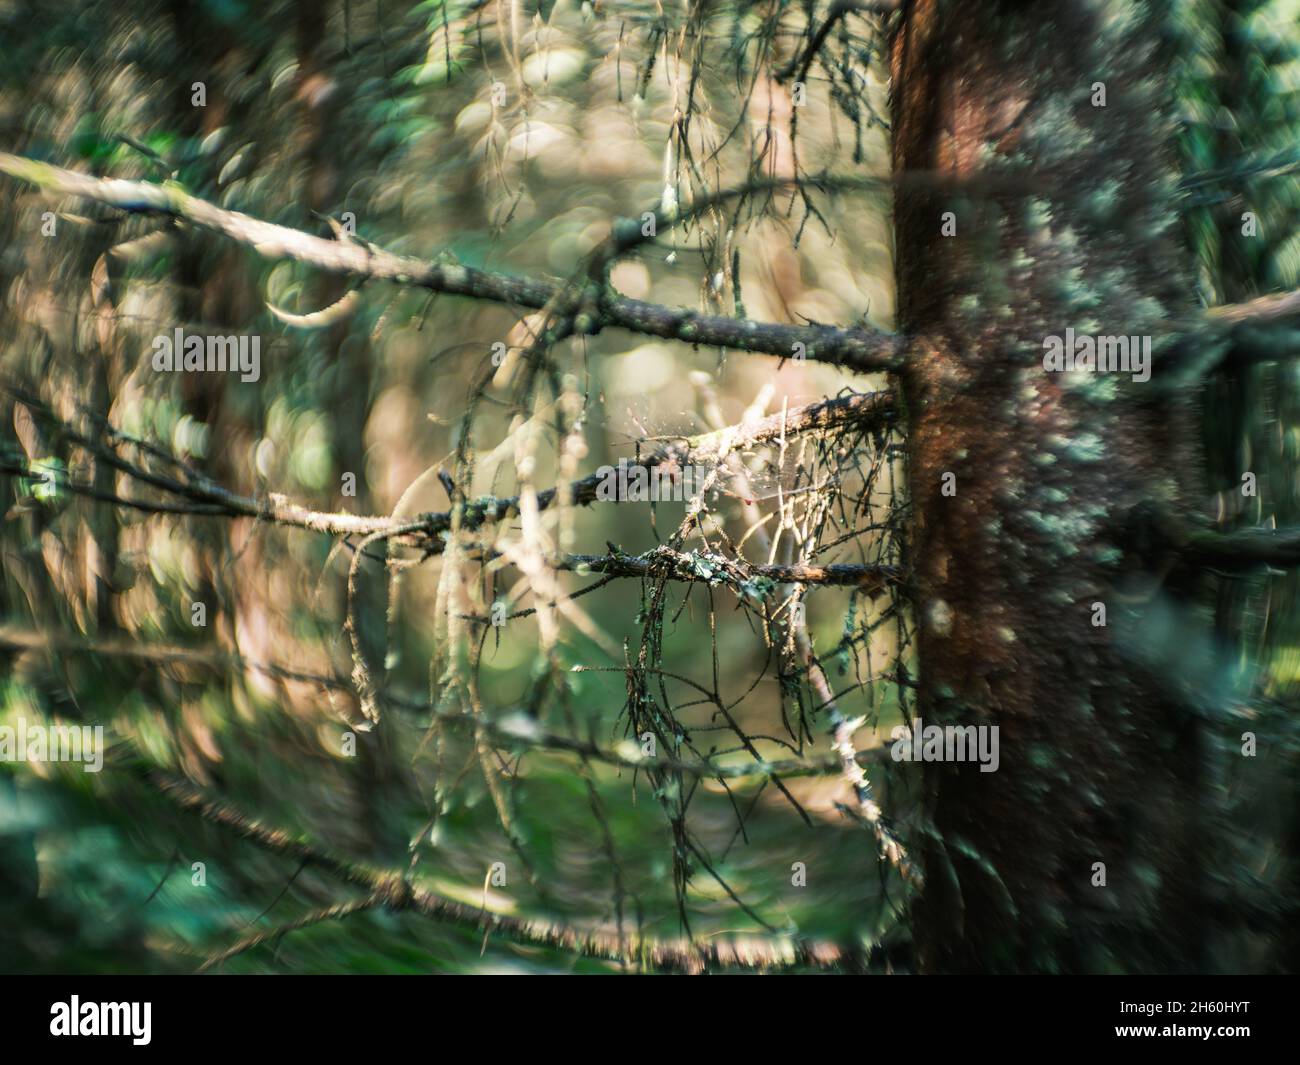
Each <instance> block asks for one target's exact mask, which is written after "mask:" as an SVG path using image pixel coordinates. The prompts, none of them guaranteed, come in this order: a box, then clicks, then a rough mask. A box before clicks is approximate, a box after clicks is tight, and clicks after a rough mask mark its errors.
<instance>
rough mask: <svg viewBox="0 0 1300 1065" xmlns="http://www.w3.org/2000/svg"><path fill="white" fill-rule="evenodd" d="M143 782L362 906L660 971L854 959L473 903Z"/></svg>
mask: <svg viewBox="0 0 1300 1065" xmlns="http://www.w3.org/2000/svg"><path fill="white" fill-rule="evenodd" d="M145 780H146V781H147V783H149V784H150V785H151V786H152V787H153V788H154V790H155V791H157V792H158V793H159V794H160V795H162V796H163V797H165V798H166V799H167V800H168V801H170V802H171V803H172V804H173V805H175V806H177V807H179V808H180V809H182V810H185V811H187V812H190V813H193V814H195V815H197V816H198V817H199V818H201V819H202V820H204V821H206V822H207V823H209V824H212V825H216V826H218V827H220V828H222V829H224V830H226V831H228V832H231V833H233V834H234V835H235V836H237V837H239V838H240V839H243V840H246V841H248V842H250V843H252V844H254V845H256V846H258V847H260V848H261V849H262V850H265V851H268V852H270V853H272V854H277V855H281V856H283V857H286V858H291V859H293V860H294V861H296V862H298V863H299V864H300V865H304V866H312V867H315V868H317V869H319V870H321V871H322V872H325V873H328V874H329V875H330V876H333V877H334V878H336V879H338V880H340V881H342V882H344V883H347V884H350V885H352V886H354V887H359V888H362V889H364V890H365V891H366V892H367V899H366V900H365V903H364V905H368V906H369V905H375V904H377V903H381V904H382V905H383V906H384V907H385V908H387V909H389V910H391V911H394V912H399V913H400V912H410V913H417V914H420V915H421V916H423V917H428V918H431V919H433V920H436V921H440V922H443V923H446V924H450V925H453V926H456V927H459V928H465V929H472V930H474V931H475V932H478V933H481V934H487V935H493V936H497V937H499V938H502V939H507V940H510V941H512V942H515V943H521V944H525V945H528V946H535V947H546V948H549V949H552V950H559V951H564V952H566V953H572V954H579V955H582V956H584V957H589V958H597V959H602V960H606V961H618V962H632V963H634V964H637V963H641V962H644V963H646V964H648V965H649V966H650V967H652V968H655V969H666V970H670V971H675V972H693V973H696V972H702V971H704V970H706V969H712V968H740V969H760V970H768V969H785V968H794V967H804V968H809V967H810V968H823V969H825V968H834V967H836V966H841V965H850V964H853V963H854V962H855V961H856V960H857V959H856V958H855V956H854V955H853V954H852V953H851V952H850V951H848V950H846V949H845V948H843V947H840V946H838V945H836V944H833V943H826V942H819V941H815V940H802V939H794V938H788V937H780V938H765V937H760V936H756V935H754V936H747V937H743V938H742V937H733V938H727V939H724V938H722V937H716V938H711V939H709V940H707V941H704V942H698V943H697V942H690V941H687V940H659V941H644V940H640V939H639V938H638V939H635V940H630V939H629V937H628V936H627V935H623V934H620V933H618V932H611V931H602V930H583V929H579V928H575V927H573V926H570V925H565V924H560V923H558V922H554V921H546V920H541V919H538V920H528V919H525V918H521V917H512V916H510V915H507V914H501V913H496V912H494V911H492V910H488V909H487V908H486V907H476V906H469V905H467V904H465V903H463V902H458V901H456V900H455V899H450V898H447V897H445V896H443V895H439V894H437V893H435V892H433V891H430V890H428V889H427V888H423V887H420V886H418V885H416V884H414V883H412V882H411V881H410V880H408V879H406V878H405V877H403V876H401V875H400V874H398V873H392V872H388V871H385V870H380V869H374V868H371V867H369V866H366V865H363V864H361V863H359V862H353V861H351V860H350V859H347V858H344V857H341V856H340V855H337V854H333V853H331V852H329V851H327V850H325V849H323V848H321V847H318V846H316V845H314V844H310V843H306V842H304V841H303V840H301V839H298V838H296V837H295V836H293V835H291V834H290V833H288V832H285V831H283V830H281V829H278V828H271V827H268V826H266V825H263V824H262V823H261V822H259V821H256V820H254V819H253V818H251V817H249V816H248V815H246V814H244V813H243V812H242V811H240V810H238V809H237V808H235V807H234V806H232V805H231V804H230V803H227V802H225V801H223V800H221V799H218V798H216V797H213V796H210V795H208V794H206V793H204V792H203V791H202V790H200V789H199V788H197V787H195V786H194V785H193V784H191V783H189V782H188V781H186V780H183V779H181V778H179V777H175V776H172V775H170V774H166V773H162V772H160V771H157V770H153V771H149V772H147V773H146V774H145Z"/></svg>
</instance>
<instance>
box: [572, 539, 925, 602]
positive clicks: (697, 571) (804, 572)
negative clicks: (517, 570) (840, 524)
mask: <svg viewBox="0 0 1300 1065" xmlns="http://www.w3.org/2000/svg"><path fill="white" fill-rule="evenodd" d="M565 568H566V569H580V570H585V571H589V572H591V573H604V574H609V575H612V576H618V577H663V578H667V579H670V580H679V581H692V582H694V581H701V582H704V583H707V584H722V583H725V584H728V585H730V586H732V587H735V588H743V587H745V586H747V585H752V584H753V582H754V581H755V580H768V581H771V582H772V583H773V584H827V585H840V586H849V587H854V588H857V589H860V590H862V591H866V592H869V593H872V594H874V593H876V592H881V591H884V590H885V588H886V587H887V586H889V585H890V584H897V583H900V582H901V580H902V574H901V571H900V570H899V569H898V568H897V567H896V566H885V565H878V566H862V565H847V564H842V565H827V566H817V565H761V564H758V563H749V562H746V561H745V560H744V559H736V558H727V557H726V556H724V555H714V554H702V553H699V552H694V553H691V552H682V551H674V550H672V549H671V548H669V547H666V546H660V547H657V548H655V549H654V550H652V551H647V552H646V553H645V554H643V555H625V554H621V553H620V554H609V555H571V556H569V557H568V558H566V559H565Z"/></svg>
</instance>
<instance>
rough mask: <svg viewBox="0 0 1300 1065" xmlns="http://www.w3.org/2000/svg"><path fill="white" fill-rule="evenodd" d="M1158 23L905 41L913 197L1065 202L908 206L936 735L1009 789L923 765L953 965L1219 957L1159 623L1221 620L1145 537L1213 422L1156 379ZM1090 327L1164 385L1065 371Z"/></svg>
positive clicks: (959, 31)
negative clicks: (935, 183) (953, 729)
mask: <svg viewBox="0 0 1300 1065" xmlns="http://www.w3.org/2000/svg"><path fill="white" fill-rule="evenodd" d="M1162 14H1163V11H1162V5H1160V4H1158V3H1155V2H1150V0H1136V2H1129V0H1117V2H1104V0H1097V2H1086V0H1061V2H1044V3H1038V4H1033V5H1030V4H1022V3H1014V2H1007V0H979V2H975V0H961V2H960V3H958V2H943V0H915V2H912V3H910V4H908V5H907V7H906V10H905V13H904V17H903V22H902V25H901V27H900V29H899V31H898V33H897V34H896V36H895V38H894V42H893V51H892V60H891V61H892V74H893V79H894V80H893V94H894V98H893V114H894V148H893V152H894V167H895V171H896V174H898V173H901V172H914V171H937V172H938V173H939V174H940V175H950V176H952V177H955V178H958V179H960V178H962V177H964V176H968V175H970V174H973V173H974V172H975V171H977V170H981V171H985V172H987V171H996V172H1008V173H1033V174H1034V175H1035V176H1037V177H1040V178H1042V179H1043V184H1044V191H1043V192H1042V193H1041V194H1039V195H1036V196H1029V197H1025V196H1020V197H1013V196H1003V195H997V196H993V197H985V198H982V199H974V198H966V199H964V200H962V199H957V198H954V197H952V196H951V195H942V194H936V193H927V192H925V191H924V189H921V190H919V191H900V193H899V195H898V197H897V200H896V208H895V211H896V219H895V220H896V240H897V253H896V254H897V276H898V306H899V318H900V321H899V326H900V329H901V331H903V332H904V333H909V334H913V335H914V336H915V337H916V338H917V339H916V342H915V344H914V345H913V347H912V350H911V352H910V355H911V362H910V369H909V370H908V371H907V372H906V373H905V375H904V386H905V387H904V402H905V406H906V409H907V414H908V419H909V427H910V434H911V435H910V443H909V448H910V466H911V474H910V476H911V480H912V485H913V498H914V507H915V515H914V530H913V531H914V543H913V557H914V559H915V560H916V563H915V565H916V571H915V581H916V592H917V595H918V603H919V605H918V621H919V629H920V635H919V644H918V647H919V656H920V666H921V671H922V676H923V678H924V679H923V683H922V688H921V701H920V707H921V714H922V717H923V719H924V720H925V721H926V722H927V723H957V724H975V725H997V726H998V727H999V728H1000V743H1001V767H1000V769H999V770H998V771H997V772H994V773H987V774H985V773H980V772H979V771H978V768H977V767H976V766H974V765H970V764H968V765H964V766H959V765H927V766H926V767H925V772H926V781H927V784H926V789H927V809H928V813H929V818H930V825H929V828H930V831H929V833H928V834H927V836H926V839H925V843H924V846H923V847H922V853H923V858H924V862H925V868H926V878H927V879H926V890H925V892H924V893H923V897H922V898H921V900H920V902H919V903H918V905H917V909H916V913H915V917H916V937H917V946H918V956H919V960H920V964H921V967H922V968H923V969H924V970H927V971H932V972H933V971H982V972H998V971H1018V972H1035V971H1134V970H1144V971H1163V970H1172V969H1178V968H1187V967H1195V966H1196V965H1197V964H1198V959H1199V958H1200V956H1201V955H1200V949H1199V947H1198V946H1197V943H1198V940H1199V937H1200V935H1201V929H1202V921H1203V919H1204V911H1205V908H1206V906H1207V903H1208V898H1207V892H1206V888H1205V882H1204V880H1203V875H1202V871H1201V864H1200V862H1199V860H1198V859H1199V856H1200V854H1201V853H1202V851H1203V849H1205V848H1208V847H1209V846H1210V844H1209V841H1208V839H1206V838H1205V836H1204V833H1205V832H1207V831H1208V828H1209V826H1207V825H1206V824H1204V822H1203V819H1201V818H1200V817H1198V813H1197V780H1198V774H1199V766H1200V763H1201V752H1200V738H1199V733H1198V727H1197V724H1196V719H1195V718H1194V716H1193V715H1191V714H1189V713H1188V712H1187V711H1186V709H1185V708H1184V705H1183V703H1182V700H1180V699H1179V698H1178V697H1177V695H1176V694H1175V693H1174V691H1173V685H1172V683H1171V680H1170V678H1169V677H1168V676H1166V675H1165V673H1164V671H1162V669H1161V668H1160V667H1161V662H1160V656H1159V654H1158V651H1157V650H1156V649H1155V648H1154V647H1153V646H1149V645H1148V644H1147V643H1146V642H1145V641H1144V634H1145V632H1146V631H1147V628H1148V626H1150V625H1152V624H1154V623H1155V619H1157V618H1159V619H1165V620H1167V619H1171V618H1172V619H1174V620H1173V621H1171V622H1169V624H1171V625H1174V626H1182V627H1185V628H1187V629H1189V630H1191V629H1195V627H1196V625H1197V623H1198V622H1197V619H1195V618H1194V617H1192V615H1191V613H1190V611H1189V610H1188V609H1187V607H1186V606H1185V605H1184V600H1183V599H1182V598H1181V597H1180V596H1179V595H1178V593H1177V591H1176V590H1175V585H1176V584H1177V583H1178V579H1177V578H1178V574H1177V571H1176V570H1175V571H1173V572H1172V573H1171V572H1170V570H1171V564H1170V563H1168V562H1166V561H1164V560H1162V559H1161V557H1160V555H1159V552H1158V551H1151V550H1147V551H1143V550H1140V549H1139V541H1144V540H1149V539H1150V538H1146V537H1143V536H1142V535H1141V533H1142V529H1143V528H1144V522H1143V520H1142V519H1140V518H1139V517H1138V515H1141V514H1143V513H1150V512H1152V511H1153V510H1161V511H1173V512H1176V511H1177V510H1178V509H1179V508H1180V507H1181V506H1183V505H1185V503H1186V501H1187V500H1188V499H1189V498H1194V497H1193V496H1192V492H1191V490H1190V489H1191V486H1193V485H1195V484H1196V473H1197V471H1196V464H1195V461H1194V459H1193V457H1192V455H1191V454H1190V453H1189V448H1190V443H1191V442H1192V441H1193V440H1194V436H1193V435H1192V434H1191V433H1190V432H1189V431H1188V430H1187V428H1186V426H1187V425H1188V424H1190V418H1189V416H1188V415H1189V411H1188V410H1187V404H1186V403H1185V402H1184V401H1182V400H1180V399H1179V398H1177V397H1178V395H1179V393H1178V392H1177V391H1176V390H1170V389H1168V388H1166V387H1163V385H1164V382H1165V380H1166V378H1167V375H1165V376H1164V377H1162V374H1161V371H1160V355H1161V347H1162V344H1163V343H1164V342H1165V340H1166V338H1168V337H1170V336H1171V334H1172V332H1173V326H1172V323H1173V322H1174V321H1176V320H1178V319H1179V318H1181V317H1184V316H1185V315H1186V313H1187V312H1188V311H1189V310H1190V307H1189V306H1188V305H1187V302H1188V298H1189V294H1190V292H1191V287H1190V285H1188V284H1186V283H1185V278H1186V274H1187V271H1186V268H1185V252H1184V250H1183V249H1182V247H1181V246H1180V244H1179V230H1178V227H1177V224H1176V216H1175V213H1174V203H1173V196H1172V191H1171V190H1172V187H1173V185H1172V180H1171V173H1170V170H1171V168H1170V166H1169V160H1168V157H1167V155H1166V153H1164V152H1163V151H1162V148H1163V146H1164V145H1165V144H1166V143H1167V142H1168V139H1169V134H1170V126H1169V122H1168V108H1167V100H1166V89H1165V77H1164V70H1165V67H1166V65H1167V58H1166V57H1165V56H1164V54H1163V51H1162V48H1163V45H1162V38H1161V31H1160V20H1161V17H1162ZM1098 83H1101V84H1102V85H1104V93H1105V105H1104V106H1098V105H1097V104H1096V103H1095V102H1094V101H1095V100H1098V99H1100V97H1098V95H1097V94H1098V88H1099V85H1098ZM947 211H951V212H953V214H954V215H955V224H956V233H955V235H954V236H943V235H942V228H941V227H942V222H943V219H942V215H943V213H944V212H947ZM1067 327H1073V328H1074V329H1075V330H1076V332H1077V333H1079V334H1101V335H1111V334H1114V335H1125V336H1128V335H1146V336H1151V337H1152V338H1153V342H1154V345H1155V348H1156V354H1155V359H1154V362H1155V367H1156V368H1155V371H1154V374H1153V377H1152V379H1151V381H1149V382H1146V383H1138V382H1135V381H1133V380H1132V379H1131V376H1130V375H1120V374H1102V373H1097V374H1088V373H1076V374H1069V375H1065V374H1049V373H1048V372H1046V371H1045V370H1044V369H1043V365H1042V358H1043V350H1044V348H1043V341H1044V338H1045V337H1047V336H1049V335H1056V336H1064V335H1065V330H1066V328H1067ZM948 473H951V474H953V475H955V495H945V494H944V492H943V485H944V475H945V474H948ZM1153 555H1154V556H1155V557H1151V556H1153ZM1094 603H1103V604H1105V605H1106V609H1107V623H1106V625H1105V626H1104V627H1102V626H1096V625H1094V618H1095V617H1096V612H1095V609H1094V607H1093V604H1094ZM1098 862H1101V863H1104V864H1105V875H1106V886H1105V887H1099V886H1094V878H1095V866H1094V863H1098Z"/></svg>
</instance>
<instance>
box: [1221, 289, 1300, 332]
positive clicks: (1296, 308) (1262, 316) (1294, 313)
mask: <svg viewBox="0 0 1300 1065" xmlns="http://www.w3.org/2000/svg"><path fill="white" fill-rule="evenodd" d="M1205 316H1206V317H1207V318H1209V319H1210V321H1212V322H1223V323H1226V324H1229V325H1238V324H1242V323H1247V322H1249V323H1258V324H1262V323H1265V322H1281V321H1286V320H1289V319H1293V320H1295V321H1297V322H1300V289H1296V290H1295V291H1294V292H1277V293H1274V294H1272V295H1269V296H1260V297H1259V298H1258V299H1253V300H1248V301H1246V302H1245V303H1225V304H1223V305H1221V306H1219V307H1211V308H1210V309H1209V310H1207V311H1206V312H1205Z"/></svg>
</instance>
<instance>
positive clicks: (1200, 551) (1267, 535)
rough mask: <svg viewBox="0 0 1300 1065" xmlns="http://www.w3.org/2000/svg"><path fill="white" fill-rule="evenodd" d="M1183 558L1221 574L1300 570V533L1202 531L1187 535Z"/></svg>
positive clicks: (1252, 530)
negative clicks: (1262, 568) (1269, 568)
mask: <svg viewBox="0 0 1300 1065" xmlns="http://www.w3.org/2000/svg"><path fill="white" fill-rule="evenodd" d="M1182 555H1183V557H1184V559H1186V560H1187V561H1188V562H1190V563H1191V564H1192V565H1195V566H1205V567H1209V568H1211V569H1221V570H1246V569H1255V568H1257V567H1260V566H1276V567H1278V568H1279V569H1286V568H1289V567H1292V566H1300V529H1278V530H1274V529H1236V530H1233V531H1231V532H1218V531H1215V530H1211V529H1201V530H1197V531H1196V532H1193V533H1190V534H1188V536H1187V538H1186V541H1185V542H1184V543H1183V545H1182Z"/></svg>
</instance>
